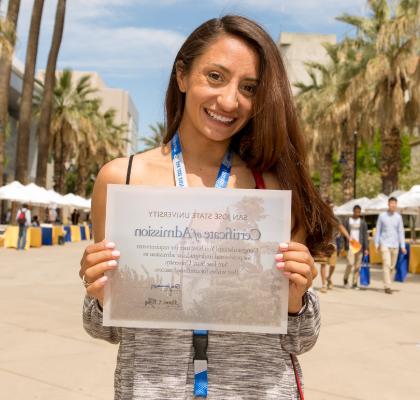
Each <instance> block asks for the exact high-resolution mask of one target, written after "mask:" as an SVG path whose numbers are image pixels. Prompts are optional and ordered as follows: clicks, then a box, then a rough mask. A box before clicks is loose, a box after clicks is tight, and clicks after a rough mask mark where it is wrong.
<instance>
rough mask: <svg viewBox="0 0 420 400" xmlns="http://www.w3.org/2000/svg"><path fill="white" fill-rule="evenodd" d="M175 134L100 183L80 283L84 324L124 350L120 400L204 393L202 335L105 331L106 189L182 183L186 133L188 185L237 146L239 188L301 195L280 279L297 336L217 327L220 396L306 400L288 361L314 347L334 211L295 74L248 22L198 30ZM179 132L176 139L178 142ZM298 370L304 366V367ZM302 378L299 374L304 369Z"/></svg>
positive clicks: (213, 335) (169, 97)
mask: <svg viewBox="0 0 420 400" xmlns="http://www.w3.org/2000/svg"><path fill="white" fill-rule="evenodd" d="M166 127H167V135H166V137H165V140H164V144H163V146H162V147H161V148H159V149H155V150H151V151H149V152H146V153H143V154H138V155H136V156H135V157H134V159H132V160H131V161H132V164H130V167H129V166H128V165H129V162H128V160H127V159H124V158H122V159H116V160H113V161H111V162H110V163H108V164H106V165H105V166H104V167H103V168H102V169H101V171H100V172H99V174H98V177H97V180H96V182H95V187H94V193H93V198H92V199H93V203H92V204H93V205H92V220H93V232H94V237H95V242H96V243H95V244H93V245H90V246H88V247H87V248H86V251H85V253H84V256H83V258H82V261H81V269H80V277H82V278H83V281H84V283H85V286H87V296H86V298H85V303H84V310H83V318H84V326H85V329H86V330H87V331H88V333H89V334H90V335H92V336H93V337H97V338H101V339H104V340H107V341H109V342H112V343H119V344H120V347H119V355H118V361H117V368H116V373H115V398H116V399H132V398H135V399H137V398H138V399H140V398H141V399H163V398H170V399H191V398H193V397H194V388H193V386H194V370H193V362H192V358H193V346H192V332H191V331H187V330H158V329H128V328H115V327H103V326H102V310H101V305H102V301H103V291H104V286H105V285H106V283H107V277H106V276H103V274H104V272H105V271H108V270H112V269H115V268H117V264H118V257H119V251H118V250H117V249H115V244H113V243H109V242H107V241H106V240H105V238H104V224H105V201H106V185H107V184H108V183H118V184H124V183H125V182H126V183H128V182H129V183H131V184H137V185H153V186H174V184H175V180H174V171H173V164H172V158H171V143H172V139H174V136H178V139H179V140H180V145H181V149H182V155H183V159H184V163H185V168H186V173H187V176H186V178H187V181H188V185H189V186H210V187H211V186H214V182H215V180H216V176H217V174H218V171H219V167H220V164H221V162H222V159H224V155H225V153H226V152H227V150H228V148H230V149H232V150H233V151H234V155H233V159H232V165H231V173H230V176H229V179H228V182H227V187H229V188H255V187H258V188H263V187H264V186H265V187H267V188H269V189H290V190H292V191H293V229H292V241H291V242H289V243H287V244H282V245H281V246H279V254H277V255H276V260H277V261H278V264H277V268H278V269H279V273H283V274H285V276H287V277H288V279H289V280H290V285H289V287H290V291H289V320H288V334H287V335H269V334H245V333H226V332H215V331H211V332H210V333H209V336H208V350H207V357H208V397H209V398H210V399H231V398H235V399H279V398H281V399H296V398H299V390H298V382H297V381H296V379H295V375H294V368H293V363H294V362H295V359H294V358H291V357H290V354H293V355H297V354H301V353H303V352H305V351H308V350H309V349H310V348H311V347H312V346H313V345H314V344H315V342H316V339H317V336H318V332H319V325H320V321H319V306H318V301H317V298H316V296H315V294H314V293H313V292H312V291H308V289H309V288H310V286H311V284H312V280H313V278H314V276H315V274H316V270H315V267H314V261H313V258H312V256H311V253H314V254H316V253H319V252H322V253H328V252H329V251H331V250H330V248H329V244H328V243H327V241H325V239H324V238H328V237H330V236H331V228H332V221H333V220H332V214H331V211H330V210H329V208H328V207H327V206H326V205H325V204H324V203H323V202H322V201H321V200H320V197H319V195H318V194H317V193H316V192H315V190H314V188H313V186H312V183H311V180H310V176H309V174H308V172H307V170H306V160H305V154H304V145H303V142H302V138H301V136H300V133H299V130H298V125H297V118H296V114H295V110H294V107H293V102H292V96H291V92H290V87H289V83H288V81H287V77H286V72H285V69H284V66H283V63H282V60H281V58H280V54H279V52H278V49H277V47H276V45H275V43H274V42H273V41H272V39H271V38H270V37H269V35H268V34H267V33H266V32H265V31H264V30H263V29H262V28H261V27H260V26H258V25H257V24H256V23H254V22H253V21H250V20H248V19H246V18H243V17H239V16H225V17H223V18H220V19H212V20H209V21H207V22H205V23H204V24H203V25H201V26H200V27H198V28H197V29H196V30H195V31H194V32H193V33H192V34H191V35H190V36H189V37H188V39H187V40H186V42H185V43H184V44H183V46H182V47H181V49H180V51H179V52H178V54H177V56H176V59H175V62H174V65H173V69H172V73H171V76H170V81H169V87H168V90H167V94H166ZM176 133H177V135H176ZM296 365H297V363H296ZM296 370H297V372H296V374H299V376H300V375H301V371H300V367H299V366H298V365H297V367H296Z"/></svg>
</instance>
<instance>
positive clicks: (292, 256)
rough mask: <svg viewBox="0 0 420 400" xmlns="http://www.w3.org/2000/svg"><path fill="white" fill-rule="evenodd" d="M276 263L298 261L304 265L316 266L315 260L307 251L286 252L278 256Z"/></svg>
mask: <svg viewBox="0 0 420 400" xmlns="http://www.w3.org/2000/svg"><path fill="white" fill-rule="evenodd" d="M276 261H283V262H286V261H296V262H299V263H303V264H308V265H314V264H315V262H314V259H313V258H312V256H311V255H310V254H309V252H305V251H289V250H288V251H286V252H282V253H279V254H276Z"/></svg>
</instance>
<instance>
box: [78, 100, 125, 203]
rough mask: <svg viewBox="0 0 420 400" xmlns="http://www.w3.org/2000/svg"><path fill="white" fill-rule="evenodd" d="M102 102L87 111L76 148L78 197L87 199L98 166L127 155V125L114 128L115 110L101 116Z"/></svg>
mask: <svg viewBox="0 0 420 400" xmlns="http://www.w3.org/2000/svg"><path fill="white" fill-rule="evenodd" d="M100 106H101V102H100V100H98V99H94V100H92V101H91V102H90V103H89V104H88V105H87V107H86V112H85V116H84V117H83V119H82V124H81V132H80V133H81V140H80V142H79V144H78V147H77V157H76V168H77V172H78V174H77V181H76V193H77V194H79V195H81V196H86V195H87V193H86V188H87V183H88V181H89V179H90V177H91V176H93V175H95V174H96V173H97V172H98V170H99V166H101V165H103V164H105V163H107V162H108V161H110V160H112V159H113V158H116V157H122V156H123V155H124V146H125V144H126V139H124V136H125V133H126V129H127V127H126V125H125V124H121V125H117V124H115V122H114V120H115V114H116V110H114V109H112V108H111V109H108V110H107V111H105V113H103V114H102V113H101V112H100V110H99V109H100Z"/></svg>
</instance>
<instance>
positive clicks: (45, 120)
mask: <svg viewBox="0 0 420 400" xmlns="http://www.w3.org/2000/svg"><path fill="white" fill-rule="evenodd" d="M65 11H66V0H59V1H58V3H57V10H56V14H55V24H54V33H53V37H52V43H51V49H50V53H49V55H48V63H47V69H46V71H45V79H44V95H43V97H42V105H41V115H40V118H39V123H38V131H37V136H38V159H37V167H36V184H37V185H39V186H42V187H45V186H46V183H47V182H46V181H47V163H48V152H49V139H50V124H51V112H52V105H53V95H54V86H55V68H56V65H57V58H58V52H59V51H60V45H61V39H62V37H63V29H64V16H65Z"/></svg>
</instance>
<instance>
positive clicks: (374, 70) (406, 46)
mask: <svg viewBox="0 0 420 400" xmlns="http://www.w3.org/2000/svg"><path fill="white" fill-rule="evenodd" d="M368 4H369V7H370V10H371V16H370V17H369V18H364V17H355V16H350V15H344V16H341V17H339V20H341V21H343V22H346V23H348V24H350V25H352V26H354V27H356V28H357V35H358V39H359V41H360V42H361V43H363V46H362V51H363V52H364V53H365V54H368V57H365V59H367V60H368V61H367V62H366V64H365V66H364V68H363V70H362V71H361V72H360V73H359V74H358V76H356V77H355V80H354V84H355V85H356V83H357V89H356V90H354V96H355V98H365V99H369V105H370V107H369V110H370V112H369V121H368V124H369V125H370V128H371V129H375V128H379V129H380V132H381V141H382V153H381V163H380V170H381V177H382V191H383V192H384V193H386V194H389V193H391V192H392V191H393V190H396V189H397V188H398V174H399V171H400V165H401V159H400V150H401V135H402V132H403V128H404V126H406V125H407V121H406V119H405V117H406V111H405V110H406V106H407V104H406V100H405V99H406V96H407V94H408V95H410V92H411V93H412V91H413V90H415V89H414V88H415V86H416V85H415V84H414V85H413V84H412V81H413V80H414V79H415V74H414V73H412V72H411V71H413V70H414V71H415V68H414V69H413V68H412V67H413V64H414V65H415V64H416V63H418V62H419V61H418V60H419V57H418V51H419V47H418V46H419V44H418V41H419V39H418V37H419V33H420V18H419V17H420V11H419V10H420V0H399V1H398V3H397V6H396V8H395V11H394V12H392V10H391V8H390V6H389V5H388V2H387V1H386V0H369V1H368Z"/></svg>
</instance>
